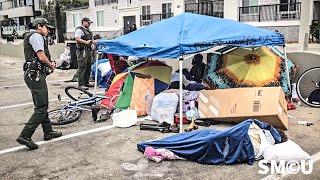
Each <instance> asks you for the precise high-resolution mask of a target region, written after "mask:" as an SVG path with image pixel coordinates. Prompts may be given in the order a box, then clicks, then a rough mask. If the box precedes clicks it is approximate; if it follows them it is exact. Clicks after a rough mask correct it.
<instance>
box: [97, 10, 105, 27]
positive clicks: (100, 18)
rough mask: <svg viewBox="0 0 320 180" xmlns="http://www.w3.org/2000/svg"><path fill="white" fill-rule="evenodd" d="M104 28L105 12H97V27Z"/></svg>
mask: <svg viewBox="0 0 320 180" xmlns="http://www.w3.org/2000/svg"><path fill="white" fill-rule="evenodd" d="M100 26H104V11H97V27H100Z"/></svg>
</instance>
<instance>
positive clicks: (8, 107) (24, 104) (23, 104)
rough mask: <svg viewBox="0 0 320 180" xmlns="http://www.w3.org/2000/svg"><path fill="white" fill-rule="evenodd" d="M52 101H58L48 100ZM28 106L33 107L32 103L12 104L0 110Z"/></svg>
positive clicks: (63, 99) (64, 99)
mask: <svg viewBox="0 0 320 180" xmlns="http://www.w3.org/2000/svg"><path fill="white" fill-rule="evenodd" d="M68 99H69V98H61V101H66V100H68ZM52 101H59V100H58V99H49V102H52ZM29 105H33V102H27V103H20V104H13V105H10V106H2V107H0V110H4V109H10V108H16V107H21V106H29Z"/></svg>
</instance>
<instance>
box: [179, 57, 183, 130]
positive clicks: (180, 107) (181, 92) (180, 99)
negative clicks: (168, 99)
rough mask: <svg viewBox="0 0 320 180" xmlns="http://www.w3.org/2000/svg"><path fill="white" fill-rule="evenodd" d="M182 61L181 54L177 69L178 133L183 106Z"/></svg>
mask: <svg viewBox="0 0 320 180" xmlns="http://www.w3.org/2000/svg"><path fill="white" fill-rule="evenodd" d="M182 61H183V56H182V57H180V58H179V69H180V72H179V74H180V75H179V90H180V91H179V120H180V131H179V132H180V133H182V129H183V127H182V116H183V115H182V113H183V112H182V107H183V91H182V89H183V78H182V76H183V74H182V70H183V67H182Z"/></svg>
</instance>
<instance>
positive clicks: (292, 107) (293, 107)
mask: <svg viewBox="0 0 320 180" xmlns="http://www.w3.org/2000/svg"><path fill="white" fill-rule="evenodd" d="M287 108H288V110H294V109H296V108H297V107H296V105H295V104H293V103H292V102H289V103H288V104H287Z"/></svg>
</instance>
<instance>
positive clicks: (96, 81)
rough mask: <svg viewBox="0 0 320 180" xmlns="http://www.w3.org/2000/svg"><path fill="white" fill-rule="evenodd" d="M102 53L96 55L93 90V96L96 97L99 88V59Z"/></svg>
mask: <svg viewBox="0 0 320 180" xmlns="http://www.w3.org/2000/svg"><path fill="white" fill-rule="evenodd" d="M101 54H102V53H101V52H98V53H97V55H96V62H95V63H96V72H95V74H94V89H93V95H94V96H96V95H97V86H98V60H99V57H100V55H101Z"/></svg>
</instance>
